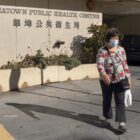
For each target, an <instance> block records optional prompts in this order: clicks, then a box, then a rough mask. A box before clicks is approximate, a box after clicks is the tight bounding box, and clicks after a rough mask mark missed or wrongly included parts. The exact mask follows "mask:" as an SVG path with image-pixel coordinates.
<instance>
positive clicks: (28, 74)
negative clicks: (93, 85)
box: [0, 64, 99, 92]
mask: <svg viewBox="0 0 140 140" xmlns="http://www.w3.org/2000/svg"><path fill="white" fill-rule="evenodd" d="M98 77H99V74H98V71H97V68H96V64H84V65H80V66H78V67H76V68H73V69H72V70H66V69H65V67H64V66H48V67H47V68H46V69H44V70H40V69H38V68H34V67H32V68H21V69H13V70H11V69H8V70H0V91H1V92H5V91H9V90H13V89H17V88H24V87H29V86H35V85H40V84H42V83H50V82H62V81H67V80H82V79H86V78H98Z"/></svg>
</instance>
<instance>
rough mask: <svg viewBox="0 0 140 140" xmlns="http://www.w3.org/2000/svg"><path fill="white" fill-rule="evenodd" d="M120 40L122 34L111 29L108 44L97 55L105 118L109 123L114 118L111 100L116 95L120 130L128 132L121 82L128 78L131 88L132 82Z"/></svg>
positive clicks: (115, 29)
mask: <svg viewBox="0 0 140 140" xmlns="http://www.w3.org/2000/svg"><path fill="white" fill-rule="evenodd" d="M120 39H121V33H120V32H119V30H118V29H117V28H111V29H110V30H109V31H108V32H107V34H106V37H105V40H106V44H105V46H103V47H102V48H100V49H99V50H98V53H97V67H98V71H99V74H100V85H101V89H102V94H103V116H104V117H105V118H106V120H107V121H108V119H111V118H112V108H111V99H112V93H114V98H115V105H116V122H118V129H119V130H120V131H121V132H126V131H127V129H126V127H125V123H126V115H125V104H124V97H125V94H124V91H123V90H122V89H121V88H120V84H119V82H120V80H122V79H125V77H127V78H128V81H129V85H130V86H131V80H130V72H129V69H128V64H127V60H126V53H125V50H124V48H123V47H121V46H119V41H120Z"/></svg>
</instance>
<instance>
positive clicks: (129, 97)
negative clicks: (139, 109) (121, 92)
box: [124, 89, 132, 107]
mask: <svg viewBox="0 0 140 140" xmlns="http://www.w3.org/2000/svg"><path fill="white" fill-rule="evenodd" d="M124 103H125V106H126V107H129V106H131V105H132V93H131V90H130V89H128V90H126V91H125V99H124Z"/></svg>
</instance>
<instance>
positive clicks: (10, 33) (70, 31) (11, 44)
mask: <svg viewBox="0 0 140 140" xmlns="http://www.w3.org/2000/svg"><path fill="white" fill-rule="evenodd" d="M56 5H57V4H56ZM46 13H49V14H46ZM56 13H57V14H56ZM0 20H1V22H0V32H1V33H2V34H0V50H1V51H0V56H1V61H0V65H2V64H6V63H7V61H12V60H14V61H21V60H22V58H23V57H24V56H25V55H26V54H30V55H34V54H35V53H36V51H37V50H38V49H41V50H42V51H43V53H44V55H45V56H50V55H54V54H55V55H60V54H66V55H68V56H71V55H72V54H73V50H74V49H73V50H72V47H75V48H76V47H79V46H78V44H80V40H81V38H85V37H89V36H90V34H88V32H87V27H89V26H90V25H91V24H95V25H101V24H102V14H101V13H93V12H83V11H81V12H79V11H70V10H69V11H68V10H66V11H65V10H56V9H55V10H52V9H43V8H29V7H17V6H2V5H0ZM48 21H49V22H50V23H51V26H52V27H48V26H47V22H48ZM57 22H59V24H61V27H60V28H58V26H56V23H57ZM30 23H31V24H30ZM38 23H39V24H38ZM29 24H30V26H27V25H29ZM76 24H78V26H75V25H76ZM77 37H80V38H77ZM58 40H60V41H64V42H65V44H64V45H61V47H57V46H56V47H54V45H55V42H57V41H58Z"/></svg>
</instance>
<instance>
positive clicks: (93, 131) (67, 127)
mask: <svg viewBox="0 0 140 140" xmlns="http://www.w3.org/2000/svg"><path fill="white" fill-rule="evenodd" d="M135 83H136V82H135ZM139 90H140V87H139V86H134V87H133V89H132V91H133V106H132V107H130V108H128V109H127V120H128V122H127V126H128V128H129V130H130V131H129V132H128V133H125V134H120V133H118V132H117V130H116V129H115V128H116V124H115V123H114V118H113V120H112V127H106V126H105V125H103V117H102V96H101V89H100V86H99V82H98V80H81V81H67V82H62V83H52V84H48V85H43V86H36V87H31V88H26V89H22V90H21V91H19V92H9V93H3V94H1V95H0V110H1V111H0V123H1V124H2V125H4V127H5V128H6V129H7V131H8V132H10V134H11V135H12V136H13V137H14V138H15V140H139V137H140V133H139V129H140V125H139V124H140V108H139V106H140V95H139ZM113 106H114V102H113ZM114 114H115V110H114Z"/></svg>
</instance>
